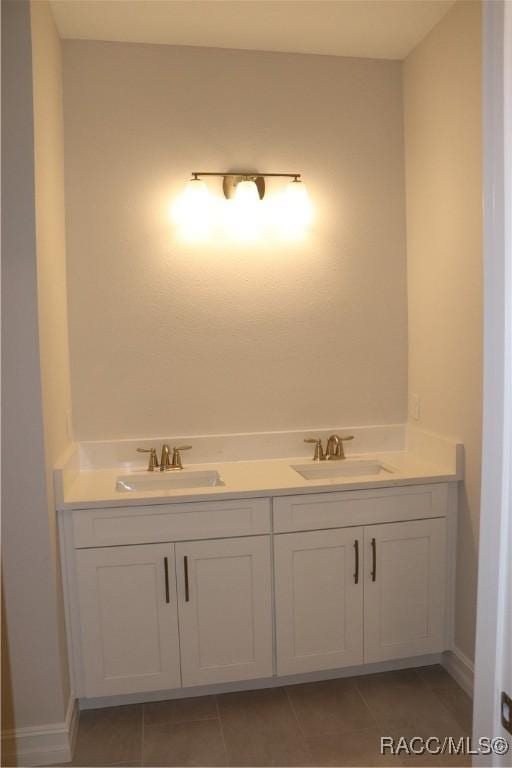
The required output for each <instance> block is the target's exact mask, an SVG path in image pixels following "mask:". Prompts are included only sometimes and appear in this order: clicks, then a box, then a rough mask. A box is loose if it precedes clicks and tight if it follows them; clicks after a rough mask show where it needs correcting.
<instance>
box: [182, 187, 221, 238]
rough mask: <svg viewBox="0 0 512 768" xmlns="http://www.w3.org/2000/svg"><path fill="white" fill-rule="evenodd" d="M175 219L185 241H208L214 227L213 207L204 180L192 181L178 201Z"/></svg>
mask: <svg viewBox="0 0 512 768" xmlns="http://www.w3.org/2000/svg"><path fill="white" fill-rule="evenodd" d="M173 217H174V220H175V221H176V223H177V225H178V227H179V230H180V234H181V235H182V237H183V238H184V239H185V240H206V239H207V238H208V236H209V235H210V231H211V227H212V205H211V200H210V195H209V194H208V187H207V186H206V183H205V182H204V181H203V180H202V179H191V180H190V181H189V182H188V184H187V186H186V187H185V189H184V191H183V193H182V194H181V195H180V196H179V198H178V199H177V200H176V203H175V205H174V209H173Z"/></svg>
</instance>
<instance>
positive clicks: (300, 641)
mask: <svg viewBox="0 0 512 768" xmlns="http://www.w3.org/2000/svg"><path fill="white" fill-rule="evenodd" d="M356 542H357V547H358V551H359V553H360V555H361V564H360V568H359V574H358V575H359V578H358V583H356V580H355V574H356V570H355V569H356V546H355V545H356ZM362 546H363V529H362V528H348V529H340V530H331V531H314V532H308V533H289V534H282V535H279V536H276V537H275V538H274V558H275V591H276V635H277V672H278V674H279V675H289V674H293V673H297V672H313V671H315V670H321V669H334V668H337V667H344V666H350V665H353V664H360V663H362V661H363V579H362Z"/></svg>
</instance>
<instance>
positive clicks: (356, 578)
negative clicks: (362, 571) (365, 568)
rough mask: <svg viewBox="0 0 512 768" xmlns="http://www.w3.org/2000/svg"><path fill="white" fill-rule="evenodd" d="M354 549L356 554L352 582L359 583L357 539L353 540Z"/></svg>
mask: <svg viewBox="0 0 512 768" xmlns="http://www.w3.org/2000/svg"><path fill="white" fill-rule="evenodd" d="M354 550H355V555H356V570H355V572H354V584H359V540H358V539H356V540H355V541H354Z"/></svg>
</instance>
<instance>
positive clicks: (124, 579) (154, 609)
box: [76, 544, 181, 696]
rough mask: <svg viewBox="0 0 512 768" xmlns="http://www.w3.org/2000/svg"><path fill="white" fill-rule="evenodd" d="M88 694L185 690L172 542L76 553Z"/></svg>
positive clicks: (84, 668)
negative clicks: (181, 666) (182, 686)
mask: <svg viewBox="0 0 512 768" xmlns="http://www.w3.org/2000/svg"><path fill="white" fill-rule="evenodd" d="M76 568H77V588H78V601H79V608H80V627H81V649H82V653H81V665H82V669H83V681H84V688H85V690H84V695H85V696H107V695H113V694H121V693H134V692H140V691H155V690H160V689H169V688H177V687H179V686H180V685H181V678H180V660H179V640H178V615H177V605H176V577H175V565H174V545H173V544H149V545H148V544H142V545H137V546H133V547H105V548H97V549H82V550H78V551H77V552H76Z"/></svg>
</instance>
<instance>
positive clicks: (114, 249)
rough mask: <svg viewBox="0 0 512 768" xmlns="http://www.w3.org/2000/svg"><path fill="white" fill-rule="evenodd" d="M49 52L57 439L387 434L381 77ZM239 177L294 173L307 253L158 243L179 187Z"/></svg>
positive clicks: (393, 74)
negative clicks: (60, 258)
mask: <svg viewBox="0 0 512 768" xmlns="http://www.w3.org/2000/svg"><path fill="white" fill-rule="evenodd" d="M64 54H65V55H64V63H65V66H64V72H65V79H64V83H65V87H64V101H65V137H66V203H67V249H68V286H69V307H70V324H69V328H70V350H71V368H72V394H73V419H74V428H75V434H76V437H77V438H78V439H82V440H83V439H106V438H120V437H137V436H142V435H147V436H150V435H155V436H156V435H162V434H178V433H181V434H187V433H189V434H194V433H196V434H197V433H218V432H221V433H222V432H239V431H261V430H274V429H289V428H301V427H303V428H305V427H308V426H317V427H319V426H324V427H329V426H331V425H335V424H347V425H348V424H376V423H379V424H380V423H392V422H400V421H403V420H404V417H405V414H406V386H407V381H406V379H407V328H406V269H405V224H404V210H405V205H404V168H403V135H402V97H401V90H402V89H401V65H400V63H399V62H390V61H372V60H362V59H343V58H332V57H328V56H303V55H288V54H269V53H258V52H241V51H231V50H213V49H198V48H196V49H194V48H173V47H168V46H158V45H154V46H152V45H139V44H125V43H100V42H81V41H67V42H65V44H64ZM240 166H246V167H247V166H249V167H250V168H256V169H260V170H266V171H290V170H291V171H299V172H302V173H303V174H304V179H305V181H306V182H307V184H308V188H309V192H310V196H311V198H312V200H313V202H314V204H315V206H316V209H317V218H316V222H315V225H314V228H313V230H312V232H311V235H310V237H309V238H307V239H306V240H305V241H304V242H302V243H300V244H299V245H295V246H289V245H288V246H284V245H280V246H276V245H270V244H268V243H267V242H263V243H261V244H260V245H259V246H253V247H245V248H243V247H240V246H233V245H232V244H229V245H228V244H226V243H224V242H222V243H220V242H218V241H216V240H213V241H212V242H210V243H209V244H207V245H203V246H197V245H196V246H190V245H188V246H184V245H183V244H181V243H179V242H178V241H177V240H176V238H175V234H174V231H173V225H172V223H171V222H170V221H169V219H168V211H167V209H168V204H169V202H170V201H171V200H173V199H174V198H175V197H176V195H177V194H178V193H179V192H181V190H182V188H183V186H184V184H185V183H186V181H187V180H188V178H189V177H190V172H191V171H192V170H196V169H198V168H199V170H219V169H220V170H224V169H234V168H237V167H238V168H240ZM217 184H219V182H217ZM214 187H215V183H214V182H213V183H212V189H213V188H214Z"/></svg>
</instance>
